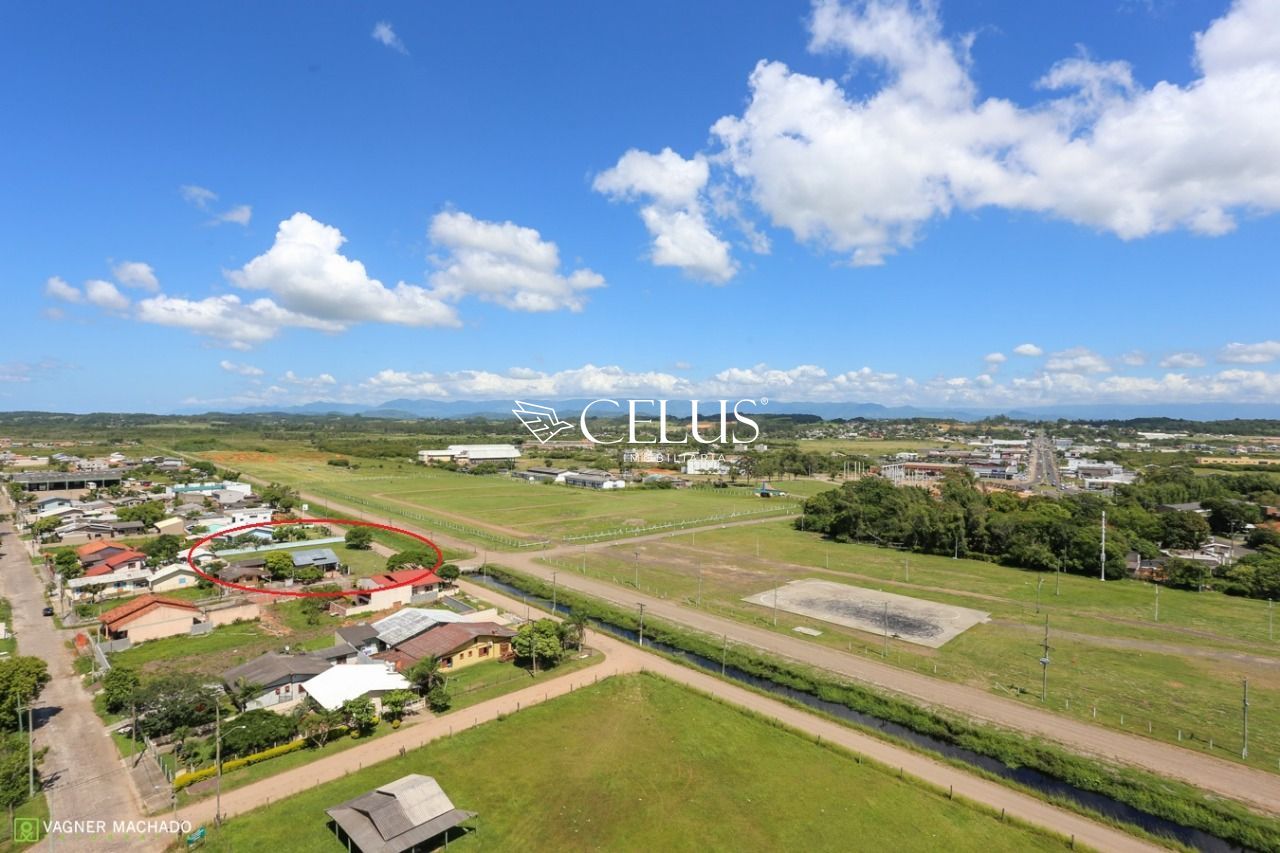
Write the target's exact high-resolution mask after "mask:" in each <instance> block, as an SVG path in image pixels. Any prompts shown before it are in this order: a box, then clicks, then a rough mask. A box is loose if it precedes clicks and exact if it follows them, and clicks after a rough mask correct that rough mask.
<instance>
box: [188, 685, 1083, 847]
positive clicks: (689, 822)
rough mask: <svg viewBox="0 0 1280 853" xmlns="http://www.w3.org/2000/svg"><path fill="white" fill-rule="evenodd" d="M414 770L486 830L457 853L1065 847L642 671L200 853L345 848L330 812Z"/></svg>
mask: <svg viewBox="0 0 1280 853" xmlns="http://www.w3.org/2000/svg"><path fill="white" fill-rule="evenodd" d="M517 757H518V759H517ZM513 759H517V760H513ZM495 768H501V774H502V775H501V781H500V783H495V781H494V773H493V771H494V769H495ZM406 773H422V774H425V775H430V776H434V777H435V778H436V779H437V780H438V781H439V782H440V783H441V785H442V786H443V787H444V789H445V791H446V792H447V793H448V794H449V795H450V797H451V798H452V799H453V801H454V803H455V804H456V805H457V806H458V807H459V808H464V809H470V810H472V811H476V812H478V813H479V817H478V818H477V819H476V820H475V821H474V822H473V825H476V826H478V827H479V832H478V833H472V834H471V835H469V836H467V837H466V838H464V839H460V840H457V841H455V842H454V843H452V844H451V845H450V847H456V848H457V849H460V850H529V851H535V850H548V851H550V850H556V851H561V850H783V849H790V850H848V849H856V848H857V847H858V846H859V845H860V843H861V842H859V841H858V839H888V838H892V839H894V842H893V844H894V848H895V849H897V850H903V851H912V850H920V851H933V850H939V849H949V850H957V851H964V850H983V851H994V850H1019V851H1024V850H1047V849H1060V848H1062V847H1064V846H1065V845H1064V844H1063V843H1062V842H1061V841H1059V840H1057V839H1053V838H1050V837H1047V836H1044V835H1041V834H1039V833H1036V832H1033V831H1031V830H1028V829H1024V828H1021V827H1017V826H1013V825H1011V824H1007V823H1001V822H1000V820H999V817H998V816H997V815H990V814H987V813H986V812H984V811H982V810H979V809H978V808H976V807H973V806H970V805H967V804H965V803H962V802H960V801H950V800H948V799H947V797H946V795H945V793H938V792H933V791H930V790H925V789H923V788H922V787H919V786H917V785H914V784H912V783H911V782H909V781H903V780H899V779H897V778H896V777H894V776H893V775H891V774H889V773H887V772H884V771H882V770H879V769H877V768H874V767H872V766H871V765H870V764H868V763H863V764H859V763H857V762H855V761H854V759H853V758H852V757H851V756H849V755H847V754H845V753H843V752H839V751H837V750H835V749H831V748H828V747H823V746H817V745H815V744H814V743H812V742H811V741H809V740H807V739H804V738H801V737H799V736H798V735H795V734H793V733H791V732H789V731H787V730H784V729H781V728H779V727H776V726H774V725H771V724H770V723H768V722H766V721H764V720H762V719H759V718H757V717H754V716H750V715H747V714H745V713H743V712H740V711H738V710H736V709H734V708H731V707H728V706H725V705H722V704H720V703H718V702H715V701H713V700H711V699H708V698H705V697H703V696H700V695H698V694H695V693H691V692H689V691H687V690H685V689H683V688H681V687H679V686H677V685H674V684H671V683H670V682H666V681H663V680H661V679H659V678H657V677H654V676H644V675H642V676H628V677H620V678H610V679H607V680H605V681H604V682H602V683H601V684H599V685H596V686H594V687H590V688H586V689H583V690H579V691H576V692H574V693H572V694H570V695H568V696H565V697H561V698H559V699H556V700H553V701H551V702H549V703H546V704H542V705H538V706H535V707H533V708H530V709H528V710H525V711H522V712H520V713H518V714H515V715H513V716H512V717H509V718H507V719H505V720H501V721H495V722H492V723H488V724H486V725H483V726H481V727H479V728H476V729H472V730H469V731H467V732H463V733H461V734H459V735H457V736H455V737H453V738H449V739H447V740H442V741H437V742H435V743H432V744H429V745H428V746H426V747H423V748H422V749H418V750H414V751H413V752H411V753H409V754H408V755H406V756H404V757H403V758H398V759H393V760H391V761H387V762H383V763H381V764H376V765H373V766H371V767H366V768H364V769H363V770H359V771H356V772H353V773H351V774H350V775H348V776H346V777H344V778H343V779H340V780H337V781H334V782H330V783H326V784H324V785H320V786H317V787H316V788H313V789H311V790H309V791H306V792H305V793H302V794H299V795H297V796H294V797H290V798H288V799H286V800H283V801H281V802H279V803H273V804H272V805H270V806H267V807H264V808H261V809H258V810H255V811H253V812H251V813H249V814H246V815H243V816H241V817H237V818H234V819H232V820H230V821H229V822H227V823H226V824H225V825H224V826H223V828H222V829H221V830H218V831H215V830H213V829H210V833H209V841H208V844H207V846H208V847H209V848H210V849H213V850H228V851H230V850H234V851H254V850H302V849H305V850H316V851H323V850H333V851H338V850H341V849H343V847H342V845H341V844H340V843H339V842H338V841H337V838H336V837H335V836H334V835H333V834H332V833H331V832H330V831H329V829H328V828H327V826H326V819H325V816H324V809H325V808H328V807H329V806H332V805H336V804H337V803H340V802H343V801H345V800H347V799H349V798H351V797H353V796H357V795H358V794H361V793H363V792H365V791H368V790H370V789H371V788H373V787H375V786H377V785H379V784H382V783H385V782H389V781H391V780H393V779H396V778H399V777H400V776H402V775H404V774H406Z"/></svg>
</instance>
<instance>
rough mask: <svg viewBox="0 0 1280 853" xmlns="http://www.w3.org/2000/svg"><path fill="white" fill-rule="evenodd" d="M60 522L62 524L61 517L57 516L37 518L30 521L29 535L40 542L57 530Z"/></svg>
mask: <svg viewBox="0 0 1280 853" xmlns="http://www.w3.org/2000/svg"><path fill="white" fill-rule="evenodd" d="M60 524H62V519H60V518H58V517H57V516H51V517H49V518H40V519H37V520H35V521H33V522H31V535H32V536H34V537H35V538H36V541H37V542H42V541H44V537H45V536H46V535H47V534H50V533H52V532H53V531H55V530H57V529H58V525H60Z"/></svg>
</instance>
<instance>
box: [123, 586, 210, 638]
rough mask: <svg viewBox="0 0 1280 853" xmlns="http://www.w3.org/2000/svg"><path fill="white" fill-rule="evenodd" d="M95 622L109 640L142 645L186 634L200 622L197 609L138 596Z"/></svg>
mask: <svg viewBox="0 0 1280 853" xmlns="http://www.w3.org/2000/svg"><path fill="white" fill-rule="evenodd" d="M98 621H99V622H101V623H102V627H103V630H104V631H105V632H106V634H107V636H108V637H110V638H111V639H113V640H119V639H128V640H129V641H130V642H133V643H142V642H146V641H147V640H156V639H159V638H161V637H175V636H178V635H180V634H189V633H190V632H191V626H192V625H194V624H196V623H197V622H199V621H200V608H198V607H196V606H195V605H194V604H192V603H190V602H188V601H179V600H178V599H176V598H165V597H163V596H159V595H140V596H138V597H137V598H135V599H134V600H133V601H130V602H128V603H126V604H122V605H120V606H119V607H113V608H112V609H110V610H108V611H107V612H106V613H103V614H102V615H101V616H99V617H98Z"/></svg>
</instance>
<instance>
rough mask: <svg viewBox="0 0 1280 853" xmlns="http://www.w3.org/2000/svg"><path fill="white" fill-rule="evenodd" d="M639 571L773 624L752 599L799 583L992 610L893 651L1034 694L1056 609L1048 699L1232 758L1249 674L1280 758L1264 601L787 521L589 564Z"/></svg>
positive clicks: (657, 589)
mask: <svg viewBox="0 0 1280 853" xmlns="http://www.w3.org/2000/svg"><path fill="white" fill-rule="evenodd" d="M757 549H758V552H757ZM757 553H758V554H759V556H757ZM556 565H557V566H558V567H560V568H563V569H564V570H566V571H573V572H580V571H581V570H582V566H583V561H582V557H581V555H575V556H569V557H566V558H563V559H561V560H559V561H558V562H557V563H556ZM637 567H638V568H639V581H640V587H641V589H642V590H643V591H645V592H648V593H651V594H656V595H660V596H664V597H667V598H672V599H677V600H683V601H685V602H687V603H689V604H695V605H696V604H697V603H698V594H699V581H698V578H699V575H701V578H702V583H701V606H702V607H704V608H705V609H708V610H712V611H714V612H716V613H719V614H722V615H725V616H729V617H731V618H734V619H738V620H740V621H743V622H746V623H750V624H754V625H757V626H761V627H765V628H773V613H772V611H771V609H770V608H768V607H761V606H758V605H752V604H747V603H745V602H743V601H742V600H741V599H742V598H743V597H744V596H746V595H751V594H754V593H758V592H761V591H763V590H768V589H771V588H773V587H775V586H777V585H778V584H779V583H784V582H786V581H788V580H795V579H799V578H820V579H824V580H834V581H839V582H844V583H849V584H852V585H855V586H865V587H869V588H872V589H883V590H885V591H888V592H895V593H899V594H902V595H910V596H914V597H917V598H922V599H927V600H932V601H939V602H944V603H948V604H956V605H961V606H964V607H972V608H976V609H978V610H982V611H985V612H987V613H989V614H991V620H992V621H991V622H989V623H986V624H982V625H978V626H976V627H974V628H972V629H970V630H969V631H967V632H965V633H964V634H962V635H960V636H959V637H958V638H956V639H954V640H952V641H951V642H949V643H947V644H946V645H945V646H943V647H942V648H940V649H937V650H930V649H927V648H923V647H920V646H916V645H912V644H909V643H906V642H899V641H897V640H891V641H890V643H889V658H888V660H889V662H890V663H893V664H895V665H898V666H902V667H906V668H911V669H914V670H916V671H919V672H923V673H926V674H931V675H933V674H936V675H937V676H938V677H939V678H945V679H948V680H952V681H958V682H962V683H966V684H972V685H975V686H979V687H982V688H983V689H986V690H990V691H992V692H995V693H999V694H1001V695H1007V696H1010V697H1013V698H1016V699H1019V700H1021V701H1025V702H1028V703H1030V704H1037V705H1038V704H1039V703H1040V684H1041V666H1040V657H1041V655H1042V653H1043V652H1042V648H1041V643H1042V641H1043V638H1044V620H1045V617H1046V616H1047V617H1048V618H1049V620H1050V646H1051V649H1050V661H1051V664H1050V670H1049V691H1048V703H1047V704H1048V706H1049V707H1050V708H1052V709H1054V710H1056V711H1058V712H1060V713H1064V714H1071V715H1073V716H1076V717H1078V718H1082V719H1090V720H1095V721H1096V722H1097V723H1099V724H1101V725H1106V726H1109V727H1114V728H1118V729H1122V730H1125V731H1129V732H1133V733H1138V734H1144V735H1145V734H1150V735H1151V736H1153V737H1157V738H1160V739H1162V740H1166V741H1171V742H1174V743H1178V742H1179V730H1181V737H1182V740H1181V743H1182V744H1183V746H1185V747H1187V748H1191V749H1201V750H1207V749H1209V748H1210V741H1212V744H1213V747H1212V748H1213V751H1214V754H1216V755H1219V756H1221V757H1225V758H1234V759H1239V757H1240V750H1241V745H1242V743H1241V737H1242V735H1241V729H1242V725H1241V722H1242V721H1241V701H1242V698H1243V697H1242V683H1243V680H1244V679H1245V678H1248V679H1249V690H1250V709H1249V713H1250V720H1249V722H1250V743H1249V747H1250V749H1249V751H1250V755H1249V763H1250V764H1254V765H1256V766H1258V767H1262V768H1265V769H1269V770H1273V771H1274V770H1277V769H1280V764H1278V762H1280V643H1278V642H1272V641H1270V640H1268V616H1269V613H1268V605H1267V603H1266V602H1259V601H1251V600H1247V599H1240V598H1231V597H1228V596H1223V595H1220V594H1215V593H1203V594H1202V593H1195V592H1188V591H1180V590H1171V589H1162V590H1161V592H1160V620H1159V622H1157V621H1155V588H1154V587H1152V586H1151V585H1149V584H1144V583H1140V582H1136V581H1129V580H1124V581H1109V582H1107V583H1105V584H1104V583H1101V582H1099V581H1097V580H1096V579H1090V578H1085V577H1079V576H1074V575H1062V576H1060V577H1055V576H1054V575H1053V574H1051V573H1050V574H1041V573H1036V572H1027V571H1020V570H1017V569H1012V568H1009V567H1006V566H998V565H993V564H990V563H984V562H980V561H976V560H951V559H948V558H946V557H936V556H925V555H919V554H911V555H907V554H903V553H901V552H897V551H892V550H888V549H882V548H875V547H872V546H866V545H847V544H846V545H842V544H835V543H829V542H826V541H824V540H823V539H821V538H820V537H818V536H817V535H815V534H810V533H804V532H801V531H796V530H794V529H792V528H791V527H790V525H789V524H787V523H786V522H782V521H779V522H770V523H767V524H759V525H752V526H750V527H739V528H732V527H731V528H725V529H718V530H712V531H703V532H699V533H697V534H696V535H695V534H681V535H679V536H675V537H672V538H670V539H663V540H657V541H650V542H646V543H643V544H640V545H617V546H613V547H611V548H608V549H606V550H605V551H603V552H596V551H593V552H590V553H589V554H588V555H587V559H586V571H587V573H588V574H589V575H592V576H595V577H599V578H602V579H606V580H609V581H611V582H613V583H617V584H619V585H623V586H633V585H634V584H635V582H636V574H637V572H636V569H637ZM908 575H909V579H908ZM1042 580H1043V585H1042V586H1041V583H1040V582H1041V581H1042ZM1037 586H1040V606H1039V612H1037V605H1036V598H1037V593H1036V591H1037ZM1055 589H1058V590H1059V592H1060V594H1056V595H1055ZM1271 615H1274V614H1271ZM796 627H808V628H813V629H817V630H820V631H821V632H822V635H821V636H820V637H817V638H814V639H813V642H815V643H820V644H824V645H828V646H832V647H836V648H843V649H847V650H850V651H854V652H859V653H863V654H867V655H870V656H875V657H880V656H881V655H882V654H883V652H884V648H885V643H884V637H883V636H882V635H879V634H868V633H863V632H859V631H857V630H853V629H849V628H844V627H841V626H838V625H834V624H831V623H826V622H820V621H817V620H814V619H808V618H804V617H801V616H794V615H791V614H788V613H786V612H784V611H779V613H778V622H777V630H778V631H780V632H784V633H791V632H792V631H793V629H794V628H796ZM1277 629H1278V630H1280V626H1277ZM792 636H796V635H795V634H792ZM1277 638H1280V634H1277ZM1095 707H1096V708H1097V715H1096V717H1095V716H1094V708H1095ZM1148 724H1150V732H1148Z"/></svg>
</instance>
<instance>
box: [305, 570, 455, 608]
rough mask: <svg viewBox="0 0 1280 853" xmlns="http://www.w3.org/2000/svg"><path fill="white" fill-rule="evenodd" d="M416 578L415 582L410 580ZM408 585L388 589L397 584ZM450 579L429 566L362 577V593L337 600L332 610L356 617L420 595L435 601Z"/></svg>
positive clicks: (408, 601)
mask: <svg viewBox="0 0 1280 853" xmlns="http://www.w3.org/2000/svg"><path fill="white" fill-rule="evenodd" d="M407 581H413V583H411V584H410V583H406V582H407ZM401 583H403V584H405V586H400V587H396V588H395V589H387V587H389V586H393V585H395V584H401ZM445 585H446V582H445V580H444V579H443V578H441V577H440V576H439V575H437V574H436V573H435V572H433V571H427V570H426V569H401V570H399V571H396V572H386V573H385V574H381V575H373V576H372V577H368V578H361V579H360V590H361V591H360V593H359V594H358V595H353V596H351V597H350V598H344V599H342V600H340V601H335V602H334V603H333V604H332V605H331V606H330V607H329V611H330V612H331V613H336V614H337V615H339V616H355V615H357V614H359V613H376V612H378V611H380V610H390V609H391V608H393V607H399V606H401V605H405V604H409V603H411V602H412V601H413V599H414V598H415V597H417V596H427V597H428V598H427V600H431V599H433V598H435V597H436V596H437V595H439V593H440V590H441V589H443V588H444V587H445Z"/></svg>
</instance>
